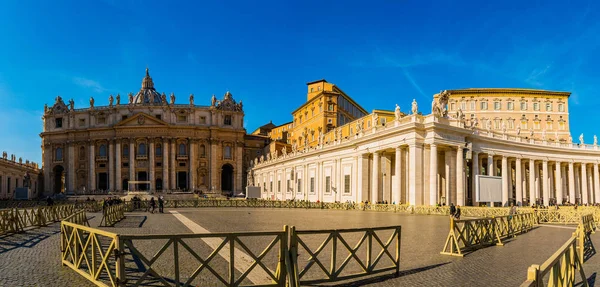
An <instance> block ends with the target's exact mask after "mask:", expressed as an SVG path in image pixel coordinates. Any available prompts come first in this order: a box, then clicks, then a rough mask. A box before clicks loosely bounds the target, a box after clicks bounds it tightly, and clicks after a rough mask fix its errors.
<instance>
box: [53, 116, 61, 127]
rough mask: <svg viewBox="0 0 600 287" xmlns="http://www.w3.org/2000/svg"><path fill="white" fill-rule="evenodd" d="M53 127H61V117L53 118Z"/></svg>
mask: <svg viewBox="0 0 600 287" xmlns="http://www.w3.org/2000/svg"><path fill="white" fill-rule="evenodd" d="M54 127H55V128H57V129H59V128H62V118H58V119H54Z"/></svg>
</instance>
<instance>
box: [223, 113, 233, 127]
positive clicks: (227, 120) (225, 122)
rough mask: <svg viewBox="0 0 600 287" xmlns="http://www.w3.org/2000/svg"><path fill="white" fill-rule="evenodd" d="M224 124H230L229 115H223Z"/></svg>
mask: <svg viewBox="0 0 600 287" xmlns="http://www.w3.org/2000/svg"><path fill="white" fill-rule="evenodd" d="M224 124H225V125H226V126H230V125H231V116H229V115H227V116H225V120H224Z"/></svg>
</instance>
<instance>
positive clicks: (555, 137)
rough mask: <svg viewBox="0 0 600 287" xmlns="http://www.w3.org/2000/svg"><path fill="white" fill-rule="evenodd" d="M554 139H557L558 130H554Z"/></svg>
mask: <svg viewBox="0 0 600 287" xmlns="http://www.w3.org/2000/svg"><path fill="white" fill-rule="evenodd" d="M554 139H555V140H556V141H558V131H554Z"/></svg>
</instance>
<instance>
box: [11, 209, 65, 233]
mask: <svg viewBox="0 0 600 287" xmlns="http://www.w3.org/2000/svg"><path fill="white" fill-rule="evenodd" d="M74 212H75V207H74V206H73V205H54V206H41V207H34V208H27V209H17V208H12V209H3V210H0V234H5V233H16V232H22V231H23V230H24V229H25V228H28V227H33V226H46V225H47V224H49V223H52V222H58V221H60V220H61V219H63V218H66V217H68V216H70V215H71V214H73V213H74Z"/></svg>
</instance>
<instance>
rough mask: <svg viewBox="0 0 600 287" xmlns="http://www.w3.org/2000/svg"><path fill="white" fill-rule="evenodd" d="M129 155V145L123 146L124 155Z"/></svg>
mask: <svg viewBox="0 0 600 287" xmlns="http://www.w3.org/2000/svg"><path fill="white" fill-rule="evenodd" d="M128 156H129V146H127V145H124V146H123V157H128Z"/></svg>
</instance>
